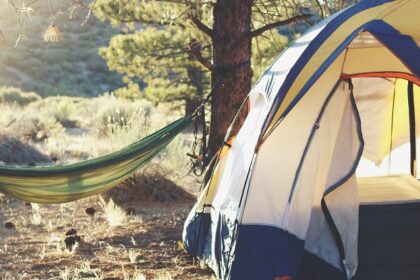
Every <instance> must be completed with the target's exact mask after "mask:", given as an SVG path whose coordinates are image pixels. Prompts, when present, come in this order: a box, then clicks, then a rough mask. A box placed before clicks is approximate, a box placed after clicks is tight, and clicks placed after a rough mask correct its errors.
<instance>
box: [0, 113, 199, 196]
mask: <svg viewBox="0 0 420 280" xmlns="http://www.w3.org/2000/svg"><path fill="white" fill-rule="evenodd" d="M190 123H191V118H182V119H180V120H178V121H175V122H173V123H171V124H169V125H168V126H166V127H164V128H162V129H161V130H159V131H157V132H155V133H153V134H151V135H149V136H147V137H145V138H143V139H141V140H139V141H137V142H135V143H133V144H131V145H130V146H128V147H126V148H124V149H122V150H120V151H117V152H114V153H111V154H108V155H105V156H102V157H98V158H95V159H91V160H87V161H83V162H79V163H74V164H69V165H62V166H59V165H58V166H47V167H13V166H1V167H0V192H2V193H5V194H8V195H11V196H14V197H16V198H19V199H22V200H25V201H29V202H35V203H45V204H51V203H64V202H69V201H73V200H77V199H81V198H85V197H88V196H92V195H96V194H99V193H102V192H104V191H106V190H108V189H110V188H112V187H114V186H115V185H117V184H118V183H120V182H122V181H124V180H125V179H126V178H128V177H129V176H131V175H132V174H133V173H134V172H135V171H136V170H137V169H139V168H140V167H142V166H143V165H145V164H146V163H147V162H149V161H150V160H151V159H152V158H153V157H154V156H156V155H157V154H158V153H159V152H160V151H162V149H164V148H165V147H166V146H167V145H168V144H169V143H170V142H171V141H172V140H173V139H174V137H175V136H176V135H178V134H179V133H180V132H181V131H182V130H183V129H184V128H186V127H187V126H188V125H189V124H190Z"/></svg>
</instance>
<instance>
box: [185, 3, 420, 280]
mask: <svg viewBox="0 0 420 280" xmlns="http://www.w3.org/2000/svg"><path fill="white" fill-rule="evenodd" d="M419 12H420V2H419V1H415V0H395V1H392V0H373V1H366V0H365V1H361V2H359V3H358V4H356V5H354V6H351V7H349V8H347V9H345V10H343V11H341V12H339V13H337V14H335V15H333V16H331V17H329V18H327V19H325V20H324V21H322V22H320V23H318V24H317V25H315V26H314V27H312V28H311V29H309V30H308V31H307V32H306V33H305V34H303V35H302V36H301V37H300V38H299V39H298V40H296V41H295V42H294V43H292V44H291V45H290V47H289V48H287V49H286V50H285V51H284V52H283V53H282V54H281V55H280V56H279V57H278V58H277V59H276V60H275V61H274V62H273V64H272V65H271V66H270V67H269V68H268V69H267V70H266V71H265V72H264V74H263V75H262V77H261V78H260V79H259V80H258V82H257V83H256V85H255V86H254V87H253V89H252V91H251V93H250V100H251V110H250V113H249V115H248V117H247V118H246V120H245V122H244V124H243V125H242V127H241V129H240V130H239V132H238V134H237V135H236V138H235V141H234V142H233V144H232V145H231V147H224V149H223V152H222V153H221V156H220V158H219V161H218V163H216V169H215V170H214V173H213V177H212V178H211V180H210V183H209V184H208V185H207V186H206V188H205V191H204V192H203V193H202V194H201V195H200V198H199V201H198V203H197V206H199V205H202V206H203V207H195V208H194V209H193V210H192V212H191V213H190V215H189V217H188V219H187V220H186V222H185V226H184V242H185V243H188V242H189V241H191V240H200V242H197V244H198V243H199V244H198V246H199V248H195V249H198V250H197V251H199V252H202V253H201V254H198V257H199V258H200V259H203V260H204V261H205V262H206V263H207V264H209V266H210V267H211V268H212V269H213V270H214V271H215V273H216V275H217V277H219V278H221V279H233V280H236V279H241V280H242V279H263V280H265V279H267V280H272V279H276V278H278V277H287V276H289V277H291V278H292V279H296V277H297V279H304V280H308V279H329V278H328V277H330V279H331V275H337V273H338V274H339V275H341V276H342V278H343V279H351V278H352V277H354V275H356V273H357V270H358V266H359V263H360V254H359V248H358V247H359V246H360V242H359V241H360V238H359V230H358V229H359V227H361V226H362V225H361V223H360V215H359V205H360V197H359V188H360V186H359V183H358V182H359V181H358V179H359V176H360V175H363V174H362V173H365V175H372V173H375V172H376V173H375V174H377V175H390V174H394V173H395V172H397V171H398V173H404V174H410V172H411V163H412V162H415V163H416V164H418V162H419V161H418V160H416V156H417V155H414V158H413V151H414V149H413V145H415V144H416V143H415V142H418V140H417V139H419V138H420V134H419V133H418V132H420V125H417V124H420V119H419V120H418V121H417V118H418V116H420V107H419V106H420V100H419V98H420V97H419V96H420V95H419V94H417V92H418V90H419V85H420V79H419V75H420V73H419V64H420V61H419V60H418V59H417V58H418V57H420V48H419V47H418V46H419V45H420V44H419V43H420V36H419V34H420V33H418V26H420V18H419V17H418V13H419ZM408 81H410V82H411V83H415V84H416V85H414V87H413V92H414V93H413V96H412V97H410V102H408V100H409V98H408V96H409V94H408V92H409V91H408V85H409V83H408ZM411 99H413V100H412V101H411ZM410 104H411V105H410ZM409 105H410V106H409ZM409 108H411V109H409ZM413 111H414V112H413ZM413 113H414V114H413ZM414 123H416V124H414ZM413 131H414V132H415V133H414V134H416V135H414V136H417V139H414V140H416V141H414V140H413ZM414 138H415V137H414ZM407 147H408V149H407ZM419 150H420V149H415V151H416V153H417V154H418V153H419ZM419 156H420V155H419ZM400 159H404V164H403V165H401V164H398V161H399V160H400ZM359 167H363V169H360V168H359ZM365 167H366V169H365ZM367 167H369V168H367ZM397 167H398V168H397ZM400 167H402V168H400ZM374 169H378V170H379V171H380V172H379V171H378V170H376V171H375V170H374ZM401 169H404V171H402V172H401ZM417 169H418V168H417ZM372 171H374V172H372ZM381 172H384V173H383V174H382V173H381ZM413 173H414V172H413ZM385 186H386V185H385ZM390 191H391V190H390ZM207 194H208V195H207ZM204 205H205V207H204ZM404 205H405V204H404ZM381 206H383V205H381ZM203 221H204V222H205V224H206V226H207V227H208V230H204V232H203V231H202V230H201V233H200V234H201V237H200V236H197V235H196V236H189V234H188V232H192V231H188V229H194V228H200V229H203V227H200V226H199V225H198V223H200V222H203ZM366 226H368V225H367V224H363V227H366ZM196 232H197V231H196ZM302 244H303V248H302ZM292 251H293V252H292ZM309 259H310V260H320V263H322V264H325V265H326V266H325V270H323V271H324V272H320V271H321V270H322V269H320V271H317V272H320V274H319V278H311V277H310V276H311V273H308V272H307V271H303V272H302V271H301V270H302V269H314V268H315V267H317V265H316V264H315V265H314V263H311V261H308V260H309ZM362 266H364V269H365V271H367V270H369V269H371V267H369V265H368V266H365V263H362ZM383 268H384V269H386V267H383ZM366 269H367V270H366ZM328 271H330V272H331V271H334V273H331V274H330V275H323V274H322V273H329V272H328ZM400 271H401V270H400ZM317 274H318V273H317ZM302 277H303V278H302ZM305 277H307V278H305ZM340 278H341V277H340ZM334 279H339V278H334ZM358 279H360V278H358ZM362 279H363V278H362ZM365 279H367V278H365Z"/></svg>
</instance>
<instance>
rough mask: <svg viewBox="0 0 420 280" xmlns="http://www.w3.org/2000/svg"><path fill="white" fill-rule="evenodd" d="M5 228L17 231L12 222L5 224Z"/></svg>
mask: <svg viewBox="0 0 420 280" xmlns="http://www.w3.org/2000/svg"><path fill="white" fill-rule="evenodd" d="M4 227H5V228H7V229H16V227H15V224H13V223H12V222H5V223H4Z"/></svg>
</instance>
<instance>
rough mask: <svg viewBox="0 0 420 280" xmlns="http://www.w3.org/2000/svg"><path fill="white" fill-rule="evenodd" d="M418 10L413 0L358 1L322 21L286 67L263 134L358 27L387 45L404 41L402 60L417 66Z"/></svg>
mask: <svg viewBox="0 0 420 280" xmlns="http://www.w3.org/2000/svg"><path fill="white" fill-rule="evenodd" d="M419 9H420V2H418V1H413V0H411V1H409V0H405V1H404V0H400V1H392V0H382V1H380V0H379V1H362V2H361V3H359V4H358V5H354V6H352V7H350V8H348V9H346V10H344V11H343V12H342V13H340V14H338V15H337V16H336V17H335V18H333V19H332V20H331V22H328V23H325V22H322V24H323V28H322V31H321V32H320V33H319V35H318V36H317V37H316V38H315V39H314V40H313V41H312V42H311V44H310V46H309V47H308V48H307V49H305V51H304V53H303V54H302V55H301V56H300V57H299V59H298V60H297V61H296V62H295V64H294V65H293V67H292V69H291V70H290V72H291V75H288V77H287V78H286V80H285V82H284V83H283V84H282V86H281V88H280V89H279V91H278V94H277V97H276V101H275V102H274V104H273V107H272V110H271V112H270V114H269V116H268V118H267V124H266V125H265V129H264V131H263V133H267V132H268V131H270V129H271V128H272V127H273V126H274V125H275V123H276V122H277V121H278V120H280V119H281V117H282V116H284V114H286V113H287V112H289V111H290V110H291V108H292V107H293V106H294V105H295V104H296V103H297V101H298V100H299V99H300V98H301V96H302V95H303V94H305V93H306V91H307V90H308V88H309V87H310V86H311V85H312V84H313V83H314V82H315V81H316V80H317V79H318V78H319V76H320V75H321V74H322V73H323V71H325V69H326V68H328V66H329V65H330V64H331V63H332V61H334V59H335V58H336V57H337V55H338V54H340V53H341V52H342V51H343V50H344V49H345V48H346V47H347V45H348V44H349V43H350V42H351V41H352V40H353V39H354V38H355V37H356V36H357V35H358V33H359V32H360V31H361V30H366V31H370V30H371V29H372V30H373V31H374V33H376V34H381V33H382V34H381V37H382V38H387V39H386V41H387V43H391V44H392V46H389V47H390V48H392V47H393V46H395V45H398V42H399V41H400V40H402V41H404V43H406V44H407V45H408V46H409V48H407V49H406V48H404V49H403V50H404V51H407V53H409V54H407V55H404V57H402V60H404V59H407V58H408V57H411V58H413V60H411V61H406V60H404V62H405V63H406V64H407V65H410V64H414V65H417V64H416V61H417V60H416V57H417V56H416V54H417V52H418V45H419V42H420V35H419V33H418V31H417V30H416V28H415V27H414V26H418V24H419V19H418V18H417V13H418V10H419ZM320 25H321V24H320ZM388 32H390V33H388ZM407 36H409V37H410V39H407ZM407 41H409V42H407ZM400 49H402V48H400ZM398 53H402V51H399V52H398ZM411 70H412V71H413V72H412V74H414V75H416V76H420V72H419V70H420V69H418V67H416V66H414V67H413V69H411ZM280 104H281V105H280Z"/></svg>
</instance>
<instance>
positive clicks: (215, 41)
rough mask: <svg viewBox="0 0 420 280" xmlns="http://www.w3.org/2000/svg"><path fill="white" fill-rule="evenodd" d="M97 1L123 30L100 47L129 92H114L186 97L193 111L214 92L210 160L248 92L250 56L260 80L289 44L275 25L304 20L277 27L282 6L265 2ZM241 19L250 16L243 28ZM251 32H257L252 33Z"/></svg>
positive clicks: (102, 15) (103, 13) (159, 98)
mask: <svg viewBox="0 0 420 280" xmlns="http://www.w3.org/2000/svg"><path fill="white" fill-rule="evenodd" d="M99 3H100V6H99V9H98V10H97V11H95V14H96V15H97V16H98V17H99V18H101V19H106V20H109V21H111V22H112V23H113V24H114V25H123V26H124V28H123V30H125V31H126V33H125V34H120V35H117V36H115V37H114V38H112V40H111V42H110V44H109V46H108V47H107V48H103V49H101V55H102V56H103V57H104V58H105V59H106V60H107V63H108V65H109V67H110V69H113V70H116V71H117V72H119V73H121V74H123V75H124V80H125V82H126V87H124V88H121V89H119V90H117V91H116V94H117V95H119V96H126V97H147V98H149V99H152V100H153V99H154V100H156V101H162V100H166V101H173V100H179V99H183V100H186V101H187V102H186V104H187V113H191V110H192V109H194V108H195V105H197V101H200V100H202V99H203V98H204V97H205V94H207V93H208V92H209V91H210V81H211V84H212V85H213V87H217V89H216V90H215V93H214V95H213V97H212V109H211V111H212V116H211V122H210V123H211V125H210V151H209V156H211V155H213V154H215V152H216V151H217V149H218V148H219V147H220V145H221V144H222V143H223V138H224V135H225V134H226V131H227V128H228V126H229V125H230V123H231V122H232V119H233V116H234V115H235V114H236V111H237V110H238V108H239V106H240V104H241V103H242V101H243V100H244V97H245V96H246V94H247V93H248V92H249V90H250V88H251V82H252V77H253V75H252V71H251V57H252V66H253V69H254V71H255V72H256V74H260V73H261V72H262V71H263V70H264V69H265V68H266V67H267V66H268V64H269V63H270V62H271V61H272V59H273V57H275V56H277V55H278V54H279V53H280V52H281V51H282V50H283V49H284V48H285V47H286V45H287V43H288V38H286V37H285V36H283V35H280V34H279V33H278V32H277V30H275V27H277V26H280V25H282V24H286V23H291V22H294V21H297V20H299V19H302V18H303V16H298V17H294V18H292V19H290V20H286V21H277V22H274V21H275V20H276V19H280V18H285V17H286V18H287V16H285V13H284V7H281V6H278V5H277V4H275V3H273V2H271V1H266V0H265V1H262V0H261V1H255V3H254V1H249V0H245V1H244V0H241V1H239V0H228V1H215V2H211V1H198V0H194V1H185V0H163V1H130V0H123V1H117V0H102V1H100V2H99ZM224 5H225V6H224ZM245 6H246V9H244V7H245ZM247 9H248V10H247ZM286 9H287V10H288V13H289V12H290V13H291V14H292V15H294V14H296V12H295V11H293V10H292V9H290V8H289V7H287V8H286ZM251 12H252V13H253V16H252V18H251ZM244 15H247V18H246V20H245V22H241V21H243V19H242V18H243V16H244ZM272 21H273V22H274V23H269V22H272ZM267 24H268V25H267ZM210 25H213V26H214V27H213V29H211V28H210V27H209V26H210ZM251 26H253V27H254V28H255V29H256V30H255V32H254V33H250V29H251ZM258 28H261V29H258ZM266 31H267V32H266ZM244 32H245V33H244ZM263 33H264V34H263ZM261 35H262V36H261ZM257 76H258V75H255V76H254V77H257ZM188 104H191V105H190V106H188ZM245 113H246V112H245ZM245 113H244V115H243V116H245ZM240 119H241V118H240ZM242 119H243V117H242ZM240 121H241V120H240ZM240 121H239V123H240Z"/></svg>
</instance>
